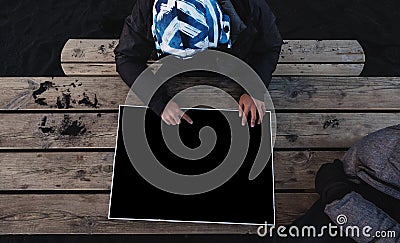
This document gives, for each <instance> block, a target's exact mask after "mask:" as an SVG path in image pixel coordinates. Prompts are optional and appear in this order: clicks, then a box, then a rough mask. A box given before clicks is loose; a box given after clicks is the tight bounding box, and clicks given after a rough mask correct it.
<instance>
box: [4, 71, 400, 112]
mask: <svg viewBox="0 0 400 243" xmlns="http://www.w3.org/2000/svg"><path fill="white" fill-rule="evenodd" d="M0 83H1V86H2V87H3V89H4V90H6V92H3V94H2V95H1V96H0V109H1V110H49V111H50V110H99V111H101V110H102V109H107V110H110V109H118V105H119V104H124V103H125V100H126V96H127V94H128V92H129V88H128V87H127V86H126V85H125V83H124V82H123V81H122V80H121V79H120V78H119V77H79V78H71V77H57V78H46V77H41V78H40V77H37V78H32V77H27V78H24V77H13V78H11V77H7V78H4V77H3V78H0ZM197 85H211V86H216V87H219V88H221V89H222V90H224V91H226V92H228V93H229V94H231V95H232V96H233V97H235V98H238V97H239V96H240V95H241V94H242V90H241V89H240V88H239V87H238V86H237V85H236V84H235V83H233V82H231V81H229V80H226V79H219V78H212V77H190V78H188V77H185V78H183V77H182V78H176V79H174V81H173V82H172V81H171V82H170V85H169V90H170V94H175V93H177V92H180V91H182V90H184V89H186V88H190V87H194V86H197ZM269 92H270V95H271V97H272V100H273V102H274V106H275V109H280V110H294V109H295V110H298V109H307V110H330V109H335V110H353V109H363V110H400V78H398V77H274V78H273V79H272V82H271V84H270V86H269ZM210 94H212V95H211V96H210ZM199 100H207V101H208V102H212V103H214V104H215V105H216V107H219V108H236V107H228V106H226V105H227V104H228V103H227V102H225V100H224V98H223V96H222V95H221V94H219V93H216V92H215V91H213V90H211V89H210V88H207V87H203V88H197V89H196V92H193V91H188V97H187V98H186V99H183V100H182V101H183V102H185V103H184V104H188V105H190V103H193V102H197V101H199ZM132 103H134V104H137V105H142V102H141V101H140V100H139V99H138V98H137V97H136V96H134V98H133V100H132ZM184 104H183V105H184Z"/></svg>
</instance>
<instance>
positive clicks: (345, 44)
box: [61, 39, 365, 63]
mask: <svg viewBox="0 0 400 243" xmlns="http://www.w3.org/2000/svg"><path fill="white" fill-rule="evenodd" d="M117 44H118V40H98V39H97V40H96V39H70V40H68V41H67V43H66V44H65V46H64V49H63V51H62V54H61V61H62V62H63V63H66V62H97V63H102V62H114V58H115V55H114V53H113V50H114V48H115V47H116V45H117ZM279 62H280V63H283V62H302V63H304V62H309V63H312V62H318V63H320V62H326V63H335V62H346V63H350V62H365V55H364V51H363V49H362V47H361V45H360V44H359V43H358V42H357V41H356V40H320V41H319V40H287V41H284V45H283V46H282V52H281V56H280V59H279Z"/></svg>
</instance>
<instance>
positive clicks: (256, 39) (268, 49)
mask: <svg viewBox="0 0 400 243" xmlns="http://www.w3.org/2000/svg"><path fill="white" fill-rule="evenodd" d="M231 2H232V4H233V5H234V7H235V10H236V11H237V13H238V15H239V16H240V18H241V19H242V20H243V21H244V23H245V24H246V26H247V28H246V29H245V30H244V31H242V32H241V33H240V34H239V36H238V39H237V40H236V42H235V43H234V44H233V46H232V49H231V51H229V52H230V53H231V54H233V55H236V56H237V57H239V58H241V59H242V60H244V61H245V62H247V63H248V64H249V65H250V66H251V67H252V68H253V69H254V70H255V71H256V72H257V74H258V75H259V76H260V78H261V79H262V80H263V82H264V84H265V86H266V87H268V85H269V83H270V82H271V77H272V73H273V72H274V71H275V68H276V65H277V62H278V59H279V54H280V50H281V46H282V38H281V35H280V33H279V31H278V28H277V26H276V24H275V16H274V15H273V13H272V12H271V10H270V8H269V6H268V5H267V3H266V2H265V0H231ZM153 4H154V0H136V3H135V4H134V6H133V10H132V14H131V15H129V16H128V17H127V18H126V20H125V24H124V27H123V30H122V33H121V37H120V41H119V44H118V46H117V47H116V49H115V51H114V52H115V59H116V63H117V72H118V73H119V74H120V75H121V78H122V79H123V80H124V82H125V83H126V84H127V85H128V86H129V87H131V86H132V84H133V83H134V81H135V80H136V78H137V77H138V76H139V74H140V73H141V72H142V71H143V70H144V69H145V68H146V62H147V61H148V60H149V59H152V58H156V50H155V44H154V39H153V36H152V33H151V25H152V22H153V21H152V8H153ZM137 95H138V96H139V98H140V94H138V93H137ZM168 100H169V97H168V96H166V95H164V96H163V97H159V98H157V99H155V100H153V101H152V102H151V103H150V108H152V110H153V111H155V112H156V113H157V114H161V112H162V111H163V109H164V107H165V105H166V102H167V101H168Z"/></svg>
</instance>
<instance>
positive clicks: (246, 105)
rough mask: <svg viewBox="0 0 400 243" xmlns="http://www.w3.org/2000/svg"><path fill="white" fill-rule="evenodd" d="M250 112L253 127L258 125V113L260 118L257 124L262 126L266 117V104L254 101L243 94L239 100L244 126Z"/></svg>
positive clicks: (240, 115) (240, 114)
mask: <svg viewBox="0 0 400 243" xmlns="http://www.w3.org/2000/svg"><path fill="white" fill-rule="evenodd" d="M249 112H250V115H251V121H250V125H251V127H254V126H255V125H256V119H257V113H258V117H259V119H258V122H257V124H261V123H262V120H263V117H264V115H265V104H264V102H263V101H261V100H257V99H254V98H252V97H251V96H250V95H248V94H243V95H242V96H240V100H239V117H241V118H242V126H244V125H245V124H246V121H247V115H248V114H249Z"/></svg>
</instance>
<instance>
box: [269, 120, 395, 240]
mask: <svg viewBox="0 0 400 243" xmlns="http://www.w3.org/2000/svg"><path fill="white" fill-rule="evenodd" d="M315 187H316V191H317V192H318V193H319V195H320V199H319V200H318V201H317V202H316V203H315V204H314V205H313V206H312V207H311V208H310V209H309V210H308V211H307V212H306V213H305V215H303V216H302V217H300V218H299V219H297V220H295V221H294V222H293V223H292V225H291V226H297V227H298V228H300V229H301V227H303V226H314V227H316V229H317V230H319V231H320V230H321V229H322V227H324V226H325V227H326V226H328V224H332V225H334V226H335V227H339V226H342V227H343V228H344V231H345V232H346V230H347V228H346V227H354V226H356V227H358V229H359V233H358V234H357V231H354V232H355V233H354V234H353V233H352V232H353V231H347V232H348V234H349V235H346V233H344V234H342V235H340V234H339V233H337V235H336V236H335V237H332V235H329V234H328V232H327V231H325V235H323V236H322V237H318V238H307V237H298V238H296V237H291V238H279V236H278V235H277V234H275V235H274V238H273V241H272V242H355V241H356V242H371V241H373V242H400V223H399V222H400V207H399V205H400V124H399V125H396V126H392V127H388V128H385V129H382V130H379V131H377V132H374V133H371V134H370V135H368V136H366V137H365V138H363V139H361V140H360V141H358V142H357V143H355V144H354V145H353V146H352V147H351V148H350V149H349V150H348V151H347V152H346V153H345V155H344V156H343V157H342V159H341V160H335V161H334V162H333V163H328V164H324V165H322V166H321V168H320V169H319V170H318V172H317V175H316V179H315ZM289 227H290V226H289ZM289 227H287V228H289ZM364 229H365V232H363V230H364ZM379 236H384V237H379Z"/></svg>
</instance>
